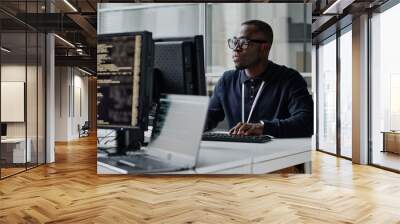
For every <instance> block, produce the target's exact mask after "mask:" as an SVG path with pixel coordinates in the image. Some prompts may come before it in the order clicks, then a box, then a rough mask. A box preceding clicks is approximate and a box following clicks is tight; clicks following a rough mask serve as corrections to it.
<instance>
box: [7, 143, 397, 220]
mask: <svg viewBox="0 0 400 224" xmlns="http://www.w3.org/2000/svg"><path fill="white" fill-rule="evenodd" d="M95 144H96V143H95V138H85V139H84V140H81V141H77V142H72V143H69V144H58V145H57V150H56V158H57V159H56V163H55V164H51V165H46V166H41V167H39V168H36V169H33V170H30V171H28V172H26V173H22V174H19V175H17V176H14V177H10V178H8V179H5V180H2V181H0V223H44V222H47V223H373V224H376V223H400V175H399V174H395V173H391V172H387V171H384V170H380V169H377V168H374V167H368V166H359V165H352V164H351V162H350V161H347V160H343V159H337V158H335V157H333V156H330V155H326V154H322V153H319V152H315V153H314V154H313V174H312V175H300V174H298V175H279V174H274V175H260V176H239V175H238V176H185V177H182V176H174V177H169V176H162V177H161V176H139V177H138V176H136V177H135V176H122V175H121V176H98V175H97V174H96V148H95V147H96V146H95Z"/></svg>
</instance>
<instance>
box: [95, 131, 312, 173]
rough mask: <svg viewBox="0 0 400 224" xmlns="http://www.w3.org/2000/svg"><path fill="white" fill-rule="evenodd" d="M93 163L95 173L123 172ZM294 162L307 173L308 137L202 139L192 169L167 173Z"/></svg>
mask: <svg viewBox="0 0 400 224" xmlns="http://www.w3.org/2000/svg"><path fill="white" fill-rule="evenodd" d="M97 164H98V165H97V172H98V173H99V174H121V173H127V172H126V171H124V170H121V169H119V168H118V167H110V166H109V165H107V164H103V163H100V162H98V163H97ZM298 164H303V165H304V170H305V173H311V138H290V139H273V140H272V141H270V142H267V143H263V144H257V143H232V142H210V141H204V142H202V143H201V147H200V154H199V161H198V163H197V167H196V168H195V169H194V170H187V171H179V172H170V173H168V174H262V173H270V172H273V171H277V170H280V169H284V168H287V167H291V166H294V165H298Z"/></svg>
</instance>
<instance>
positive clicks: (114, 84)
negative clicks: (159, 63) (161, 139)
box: [97, 31, 154, 130]
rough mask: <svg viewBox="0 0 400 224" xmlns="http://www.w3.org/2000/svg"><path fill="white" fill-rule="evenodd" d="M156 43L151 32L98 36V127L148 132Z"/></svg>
mask: <svg viewBox="0 0 400 224" xmlns="http://www.w3.org/2000/svg"><path fill="white" fill-rule="evenodd" d="M153 63H154V42H153V40H152V34H151V33H150V32H146V31H144V32H133V33H118V34H103V35H98V37H97V112H98V114H97V124H98V126H99V127H108V128H110V127H112V128H130V127H131V128H134V127H139V128H141V129H142V130H147V126H148V113H149V109H150V108H151V105H152V93H153V89H152V87H153Z"/></svg>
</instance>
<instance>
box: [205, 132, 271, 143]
mask: <svg viewBox="0 0 400 224" xmlns="http://www.w3.org/2000/svg"><path fill="white" fill-rule="evenodd" d="M202 140H203V141H223V142H247V143H264V142H268V141H270V140H271V137H270V136H268V135H257V136H252V135H230V134H229V133H221V132H206V133H203V136H202Z"/></svg>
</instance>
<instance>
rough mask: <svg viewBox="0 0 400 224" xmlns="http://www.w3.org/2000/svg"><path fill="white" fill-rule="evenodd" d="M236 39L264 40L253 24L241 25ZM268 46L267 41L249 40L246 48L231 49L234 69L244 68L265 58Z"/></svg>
mask: <svg viewBox="0 0 400 224" xmlns="http://www.w3.org/2000/svg"><path fill="white" fill-rule="evenodd" d="M236 38H238V39H240V38H245V39H250V40H265V37H264V36H263V35H262V33H260V32H258V31H257V29H256V27H255V26H253V25H242V27H241V30H240V33H239V35H238V36H237V37H236ZM268 51H269V47H268V44H267V43H255V42H252V41H250V42H249V45H248V46H247V48H246V49H242V48H240V47H237V48H236V49H234V50H233V53H232V59H233V62H234V63H235V67H236V69H246V68H251V67H254V66H255V65H258V64H259V63H260V62H261V61H263V60H267V57H268Z"/></svg>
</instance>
